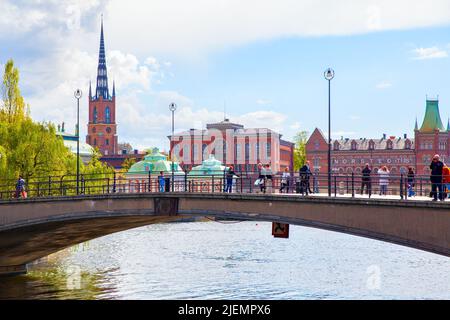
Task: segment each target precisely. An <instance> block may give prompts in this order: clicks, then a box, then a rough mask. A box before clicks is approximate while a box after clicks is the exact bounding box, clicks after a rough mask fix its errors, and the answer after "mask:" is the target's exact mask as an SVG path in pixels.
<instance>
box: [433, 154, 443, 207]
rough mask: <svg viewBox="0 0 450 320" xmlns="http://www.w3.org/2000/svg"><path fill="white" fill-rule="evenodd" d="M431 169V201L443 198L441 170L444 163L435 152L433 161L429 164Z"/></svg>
mask: <svg viewBox="0 0 450 320" xmlns="http://www.w3.org/2000/svg"><path fill="white" fill-rule="evenodd" d="M430 169H431V176H430V180H431V194H432V195H433V201H437V200H438V191H439V200H440V201H443V200H444V194H443V185H442V171H443V169H444V163H443V162H442V161H441V160H440V156H439V155H438V154H437V155H435V156H434V157H433V161H432V162H431V165H430Z"/></svg>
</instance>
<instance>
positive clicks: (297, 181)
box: [0, 172, 450, 200]
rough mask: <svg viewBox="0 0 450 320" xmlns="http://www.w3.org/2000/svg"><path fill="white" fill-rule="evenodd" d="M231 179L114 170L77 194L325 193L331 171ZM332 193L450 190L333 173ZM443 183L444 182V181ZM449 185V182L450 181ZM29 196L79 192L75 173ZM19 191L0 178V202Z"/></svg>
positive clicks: (82, 182)
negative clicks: (229, 189) (227, 191)
mask: <svg viewBox="0 0 450 320" xmlns="http://www.w3.org/2000/svg"><path fill="white" fill-rule="evenodd" d="M236 174H237V175H236V176H234V177H233V179H232V180H230V179H227V174H226V172H224V173H220V174H212V175H190V174H179V173H176V174H175V175H174V179H173V180H172V175H171V173H167V174H166V175H165V176H160V175H159V174H157V173H151V172H150V173H149V172H140V173H133V174H127V173H125V172H114V173H110V174H90V175H80V179H79V186H80V188H79V193H78V195H80V196H82V195H101V194H109V193H154V192H171V191H172V190H174V192H188V193H223V192H225V191H226V190H227V186H228V187H230V183H231V192H232V193H266V194H302V195H305V196H306V195H310V194H316V195H317V194H327V195H328V174H301V173H298V172H296V173H290V176H289V177H287V178H286V177H283V176H282V174H281V173H278V174H272V175H264V176H262V177H261V175H260V174H259V173H257V172H237V173H236ZM331 179H332V180H331V189H332V190H331V194H332V196H333V197H342V196H345V197H359V196H361V195H364V196H374V195H375V196H398V197H399V198H400V199H408V198H410V197H414V196H421V197H431V196H433V195H434V194H433V188H435V189H438V190H439V189H442V194H443V195H444V197H446V193H447V191H448V189H447V184H445V183H444V182H438V183H435V184H433V183H431V180H430V176H415V177H414V179H411V178H410V177H408V176H407V175H403V174H400V175H394V174H391V175H390V176H389V177H388V178H384V177H380V176H379V175H377V174H373V175H372V176H371V177H370V178H368V177H363V176H362V175H359V174H354V173H353V174H336V173H333V174H332V175H331ZM440 181H442V180H440ZM449 187H450V185H449ZM25 191H26V193H27V194H26V196H27V197H28V198H39V197H62V196H77V177H76V175H63V176H47V177H39V178H33V179H31V180H30V181H26V182H25ZM21 196H22V194H21V193H20V192H18V190H17V189H16V180H0V200H8V199H12V198H17V197H21Z"/></svg>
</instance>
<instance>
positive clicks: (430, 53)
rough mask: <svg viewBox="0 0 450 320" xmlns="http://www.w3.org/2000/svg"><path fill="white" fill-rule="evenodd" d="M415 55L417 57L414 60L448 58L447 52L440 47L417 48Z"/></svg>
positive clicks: (414, 51)
mask: <svg viewBox="0 0 450 320" xmlns="http://www.w3.org/2000/svg"><path fill="white" fill-rule="evenodd" d="M413 53H414V54H415V55H416V56H415V57H414V58H413V59H414V60H426V59H440V58H447V57H448V53H447V51H445V50H442V49H440V48H438V47H431V48H417V49H414V50H413Z"/></svg>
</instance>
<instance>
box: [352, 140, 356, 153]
mask: <svg viewBox="0 0 450 320" xmlns="http://www.w3.org/2000/svg"><path fill="white" fill-rule="evenodd" d="M356 148H357V144H356V141H354V140H353V141H352V150H353V151H354V150H356Z"/></svg>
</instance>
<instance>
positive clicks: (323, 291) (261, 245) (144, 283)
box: [0, 222, 450, 300]
mask: <svg viewBox="0 0 450 320" xmlns="http://www.w3.org/2000/svg"><path fill="white" fill-rule="evenodd" d="M0 299H237V300H244V299H283V300H284V299H292V300H299V299H450V259H448V258H445V257H441V256H438V255H434V254H431V253H426V252H422V251H418V250H413V249H409V248H405V247H401V246H397V245H392V244H388V243H383V242H378V241H374V240H368V239H363V238H359V237H353V236H348V235H344V234H339V233H333V232H328V231H322V230H316V229H309V228H303V227H296V226H292V227H291V237H290V239H288V240H285V239H282V240H281V239H273V238H272V236H271V224H269V223H257V222H241V223H226V224H224V223H218V222H196V223H174V224H164V225H153V226H148V227H143V228H139V229H134V230H130V231H127V232H122V233H118V234H114V235H110V236H107V237H103V238H100V239H96V240H93V241H90V242H88V243H85V244H82V245H79V246H76V247H74V248H71V249H68V250H65V251H63V252H60V253H58V254H56V255H53V256H51V257H49V258H48V259H46V261H42V262H40V263H38V264H36V265H34V266H32V267H31V269H30V272H29V274H28V275H26V276H20V277H15V278H3V279H1V278H0Z"/></svg>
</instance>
